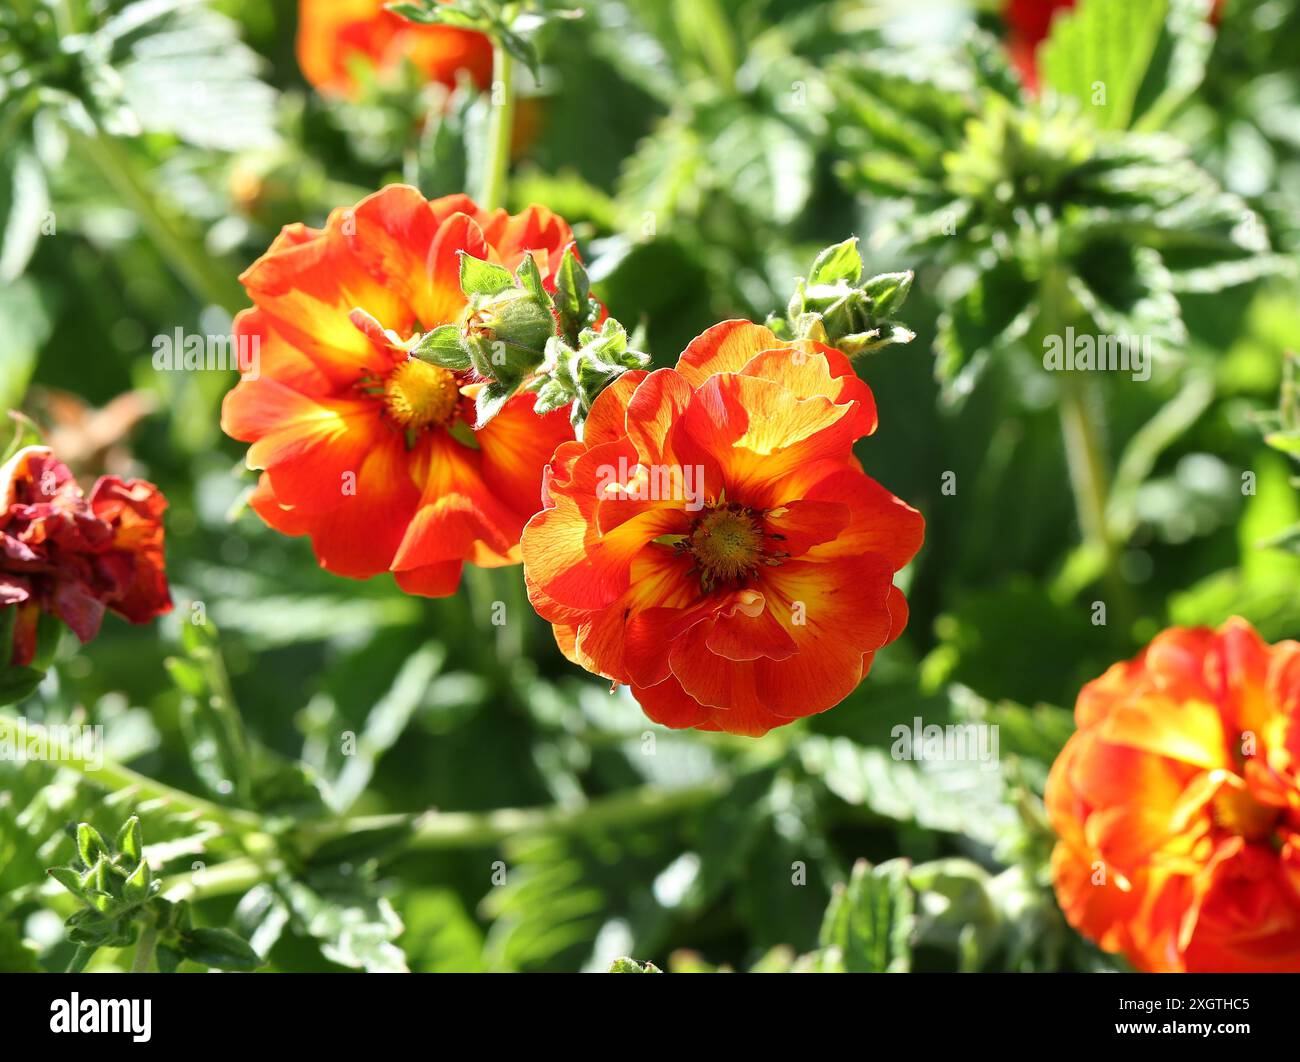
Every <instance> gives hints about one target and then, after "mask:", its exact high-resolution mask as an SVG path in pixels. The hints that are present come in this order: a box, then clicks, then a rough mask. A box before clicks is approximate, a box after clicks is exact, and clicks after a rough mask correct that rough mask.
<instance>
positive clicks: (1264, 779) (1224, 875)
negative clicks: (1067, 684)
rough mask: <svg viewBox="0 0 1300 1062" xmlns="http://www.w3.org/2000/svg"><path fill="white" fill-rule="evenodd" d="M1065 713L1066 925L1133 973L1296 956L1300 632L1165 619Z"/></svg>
mask: <svg viewBox="0 0 1300 1062" xmlns="http://www.w3.org/2000/svg"><path fill="white" fill-rule="evenodd" d="M1075 718H1076V721H1077V723H1078V731H1077V732H1076V733H1075V734H1074V735H1073V736H1072V737H1071V738H1070V740H1069V742H1068V743H1067V744H1066V746H1065V749H1064V750H1063V751H1062V753H1061V755H1060V757H1059V758H1058V759H1057V761H1056V763H1055V765H1054V766H1053V768H1052V772H1051V775H1050V777H1049V779H1048V783H1047V796H1046V799H1047V810H1048V814H1049V815H1050V817H1051V822H1052V825H1053V827H1054V828H1055V830H1056V832H1057V834H1058V835H1059V837H1060V840H1059V842H1058V843H1057V845H1056V850H1055V852H1054V854H1053V859H1052V869H1053V874H1054V878H1055V884H1056V893H1057V897H1058V899H1059V900H1060V904H1061V907H1062V909H1063V910H1064V911H1065V914H1066V917H1067V918H1068V919H1069V921H1070V924H1071V925H1073V926H1074V927H1075V928H1076V929H1078V930H1079V931H1080V932H1082V933H1084V934H1085V935H1086V936H1088V937H1090V938H1092V939H1093V940H1095V941H1096V942H1097V943H1098V944H1099V945H1100V946H1101V947H1103V948H1105V949H1106V950H1107V951H1114V952H1121V953H1123V954H1124V955H1125V956H1126V957H1127V958H1128V960H1129V961H1130V962H1132V963H1133V965H1134V966H1136V967H1138V968H1139V969H1142V970H1150V971H1165V972H1180V971H1190V972H1202V971H1283V970H1296V969H1298V968H1300V643H1297V642H1280V643H1278V644H1277V645H1272V646H1270V645H1268V644H1266V643H1265V642H1263V641H1262V640H1261V639H1260V637H1259V635H1258V634H1256V633H1255V631H1254V630H1253V629H1252V628H1251V627H1250V626H1249V624H1247V623H1245V622H1244V621H1242V620H1231V621H1229V622H1228V623H1226V624H1225V625H1224V626H1223V627H1222V628H1220V629H1219V630H1218V631H1212V630H1206V629H1196V630H1188V629H1178V628H1175V629H1171V630H1167V631H1165V632H1163V633H1162V634H1160V635H1159V636H1158V637H1157V638H1156V639H1155V641H1153V642H1152V643H1151V644H1150V645H1149V646H1148V647H1147V648H1146V650H1145V651H1144V652H1142V653H1141V654H1140V655H1139V656H1137V657H1136V658H1135V659H1133V660H1130V661H1127V662H1125V663H1119V664H1116V665H1114V666H1113V667H1111V668H1110V670H1108V671H1107V672H1106V673H1105V674H1104V675H1102V677H1101V678H1099V679H1097V680H1095V681H1094V682H1091V683H1089V684H1088V685H1087V686H1085V687H1084V689H1083V691H1082V692H1081V693H1080V695H1079V702H1078V706H1077V708H1076V709H1075Z"/></svg>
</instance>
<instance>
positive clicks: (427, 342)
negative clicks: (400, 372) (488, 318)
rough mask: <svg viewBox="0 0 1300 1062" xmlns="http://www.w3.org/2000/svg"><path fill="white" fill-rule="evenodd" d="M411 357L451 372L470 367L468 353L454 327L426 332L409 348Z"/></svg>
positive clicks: (445, 326) (442, 327)
mask: <svg viewBox="0 0 1300 1062" xmlns="http://www.w3.org/2000/svg"><path fill="white" fill-rule="evenodd" d="M411 357H413V358H419V359H420V360H421V361H427V362H428V363H429V364H430V365H439V366H441V367H442V368H444V369H451V370H452V371H453V372H460V371H462V370H464V369H468V368H469V365H470V359H469V353H468V352H467V351H466V350H465V346H464V344H463V343H462V342H461V333H460V329H459V328H458V327H457V326H456V325H440V326H439V327H437V328H435V329H434V330H433V331H432V332H426V333H425V334H424V336H423V337H422V338H421V339H420V341H419V342H418V343H417V344H416V345H415V346H414V347H412V348H411Z"/></svg>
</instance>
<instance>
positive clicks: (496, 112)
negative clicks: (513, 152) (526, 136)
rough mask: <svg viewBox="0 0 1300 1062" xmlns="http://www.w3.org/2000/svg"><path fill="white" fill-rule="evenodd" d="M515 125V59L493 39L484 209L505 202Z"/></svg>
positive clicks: (503, 204)
mask: <svg viewBox="0 0 1300 1062" xmlns="http://www.w3.org/2000/svg"><path fill="white" fill-rule="evenodd" d="M514 126H515V85H514V60H513V59H512V58H511V56H510V53H509V52H507V51H506V50H505V48H504V47H503V46H502V44H501V42H500V41H499V40H498V41H493V45H492V121H491V124H490V125H489V127H488V158H487V164H486V166H484V170H483V190H482V192H481V193H480V195H479V203H478V205H479V206H480V207H482V209H484V210H495V209H496V208H497V207H503V206H505V205H506V174H507V173H508V171H509V169H510V140H511V134H512V133H513V132H514Z"/></svg>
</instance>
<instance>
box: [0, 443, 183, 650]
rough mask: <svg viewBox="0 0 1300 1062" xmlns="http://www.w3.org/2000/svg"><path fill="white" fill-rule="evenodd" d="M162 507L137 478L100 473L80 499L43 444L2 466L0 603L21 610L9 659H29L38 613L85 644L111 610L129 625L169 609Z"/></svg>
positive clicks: (73, 482)
mask: <svg viewBox="0 0 1300 1062" xmlns="http://www.w3.org/2000/svg"><path fill="white" fill-rule="evenodd" d="M166 508H167V501H166V499H165V498H163V496H162V494H161V492H159V490H158V488H157V487H155V486H154V485H153V484H152V483H146V482H145V481H144V480H139V479H133V480H122V479H119V478H118V477H117V476H103V477H101V478H100V479H99V480H98V481H97V482H96V483H95V485H94V487H93V488H92V489H91V492H90V496H89V497H86V496H84V495H83V494H82V493H81V488H80V487H78V486H77V481H76V480H75V479H73V478H72V473H71V472H69V471H68V468H67V466H66V465H64V464H63V463H62V462H61V461H58V460H56V459H55V457H54V455H53V453H51V451H50V449H49V447H46V446H28V447H26V448H24V449H22V450H19V451H18V452H17V453H16V454H14V456H13V457H12V458H10V459H9V461H8V462H6V463H5V465H4V466H3V467H0V608H17V610H18V612H17V616H16V620H17V622H16V623H15V624H14V628H13V631H14V633H13V646H12V650H11V652H10V654H9V657H8V661H9V662H10V663H12V664H14V665H15V666H18V667H26V666H27V665H28V664H30V663H31V662H32V659H33V657H34V656H35V654H36V624H37V620H38V619H39V617H40V613H41V612H42V611H44V612H47V613H49V614H50V615H52V616H57V617H58V618H59V619H61V620H62V621H63V622H64V623H66V624H67V625H68V626H69V627H71V628H72V630H73V633H75V634H76V635H77V637H78V638H80V639H81V640H82V642H88V641H90V640H91V639H92V638H94V637H95V635H96V634H97V633H98V632H99V626H100V622H101V621H102V620H103V618H104V610H105V609H111V610H112V611H114V612H116V613H117V614H118V615H120V616H123V617H125V618H126V619H128V620H130V621H131V622H132V623H147V622H149V620H151V619H153V618H154V617H155V616H159V615H162V614H163V613H165V612H170V611H171V607H172V603H171V596H170V594H169V592H168V589H167V574H166V571H165V569H164V561H163V526H162V514H163V510H164V509H166ZM4 662H5V658H4V657H3V656H0V664H2V663H4Z"/></svg>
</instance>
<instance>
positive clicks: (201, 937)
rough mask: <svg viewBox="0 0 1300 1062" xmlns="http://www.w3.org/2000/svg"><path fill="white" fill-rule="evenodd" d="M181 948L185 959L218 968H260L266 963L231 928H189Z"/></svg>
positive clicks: (180, 938) (179, 945)
mask: <svg viewBox="0 0 1300 1062" xmlns="http://www.w3.org/2000/svg"><path fill="white" fill-rule="evenodd" d="M177 950H178V951H179V952H180V953H181V954H182V955H183V956H185V958H187V959H190V960H192V961H194V962H198V963H202V964H203V965H204V966H211V967H212V968H213V969H217V970H239V971H244V970H256V969H257V968H258V967H259V966H261V965H262V959H261V958H260V957H259V956H258V954H257V952H255V951H254V950H253V949H252V948H251V947H250V946H249V944H248V941H246V940H245V939H244V938H243V937H241V936H238V935H236V934H235V933H232V932H230V930H228V929H209V928H203V927H198V928H193V929H189V930H187V931H186V932H184V933H182V934H180V936H179V938H178V947H177Z"/></svg>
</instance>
